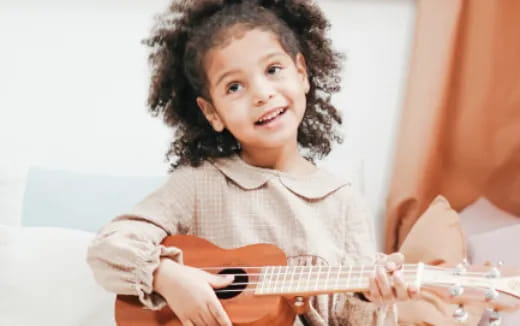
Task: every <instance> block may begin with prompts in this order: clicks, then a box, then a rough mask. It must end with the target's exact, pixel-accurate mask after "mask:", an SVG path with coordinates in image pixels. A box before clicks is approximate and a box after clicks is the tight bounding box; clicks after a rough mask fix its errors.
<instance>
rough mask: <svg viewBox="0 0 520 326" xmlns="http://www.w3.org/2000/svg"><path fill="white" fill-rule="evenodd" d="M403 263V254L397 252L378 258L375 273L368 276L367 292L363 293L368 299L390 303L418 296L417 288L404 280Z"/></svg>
mask: <svg viewBox="0 0 520 326" xmlns="http://www.w3.org/2000/svg"><path fill="white" fill-rule="evenodd" d="M403 263H404V256H403V254H401V253H399V252H396V253H393V254H391V255H389V256H387V255H381V257H380V258H378V262H377V263H376V270H375V273H374V275H373V276H372V277H371V278H370V289H369V292H368V293H366V294H365V296H366V297H367V299H368V300H370V301H372V302H374V303H377V304H391V303H395V302H396V301H404V300H410V299H416V298H417V297H418V293H419V289H417V287H416V286H415V285H413V284H406V283H405V282H404V277H403V271H402V266H403ZM392 284H393V285H392Z"/></svg>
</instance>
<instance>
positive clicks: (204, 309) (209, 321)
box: [154, 258, 233, 326]
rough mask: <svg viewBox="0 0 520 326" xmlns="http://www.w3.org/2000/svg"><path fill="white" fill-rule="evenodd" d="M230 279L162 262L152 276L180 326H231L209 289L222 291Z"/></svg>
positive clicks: (173, 263)
mask: <svg viewBox="0 0 520 326" xmlns="http://www.w3.org/2000/svg"><path fill="white" fill-rule="evenodd" d="M232 282H233V276H230V275H227V276H224V275H222V276H220V275H215V274H210V273H207V272H205V271H203V270H200V269H198V268H193V267H190V266H185V265H182V264H178V263H176V262H174V261H173V260H171V259H167V258H163V259H161V263H160V264H159V267H158V268H157V270H156V272H155V275H154V289H155V291H157V292H158V293H159V294H161V295H162V296H163V297H164V299H165V300H166V302H167V303H168V305H169V306H170V308H171V309H172V311H173V312H174V313H175V315H176V316H177V318H178V319H179V320H180V321H181V323H182V325H183V326H203V325H211V326H212V325H215V326H232V325H231V321H230V319H229V317H228V315H227V313H226V312H225V311H224V308H223V307H222V304H221V303H220V301H219V300H218V298H217V296H216V294H215V292H214V291H213V289H219V288H224V287H226V286H228V285H229V284H231V283H232Z"/></svg>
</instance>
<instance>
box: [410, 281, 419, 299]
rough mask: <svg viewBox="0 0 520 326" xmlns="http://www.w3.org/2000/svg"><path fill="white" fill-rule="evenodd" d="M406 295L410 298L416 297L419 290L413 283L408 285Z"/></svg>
mask: <svg viewBox="0 0 520 326" xmlns="http://www.w3.org/2000/svg"><path fill="white" fill-rule="evenodd" d="M407 290H408V296H409V297H410V299H418V298H419V292H420V290H419V289H418V288H417V286H416V285H415V284H410V285H408V289H407Z"/></svg>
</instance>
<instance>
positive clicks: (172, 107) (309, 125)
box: [143, 0, 344, 169]
mask: <svg viewBox="0 0 520 326" xmlns="http://www.w3.org/2000/svg"><path fill="white" fill-rule="evenodd" d="M236 26H240V27H241V28H243V29H246V30H249V29H253V28H259V29H262V30H266V31H270V32H272V33H273V34H274V35H276V36H277V38H278V40H279V42H280V44H281V46H282V48H283V49H284V50H285V51H286V52H287V53H288V54H289V55H290V56H291V57H292V58H293V60H294V59H295V57H296V55H297V54H298V53H301V54H302V55H303V57H304V58H305V60H306V66H307V74H308V78H309V83H310V89H309V92H308V94H307V107H306V110H305V114H304V117H303V120H302V122H301V123H300V125H299V127H298V134H297V141H298V145H299V146H300V148H301V149H303V150H305V152H306V153H305V154H304V156H305V157H306V158H307V159H309V160H311V161H314V160H315V159H316V158H323V157H324V156H326V155H327V154H329V152H330V151H331V147H332V143H333V142H338V143H341V142H342V136H341V134H340V132H339V130H338V129H339V128H338V126H339V125H341V122H342V121H341V116H340V114H339V112H338V111H337V110H336V108H335V107H334V106H333V105H332V104H331V103H330V98H331V95H332V93H335V92H338V91H339V90H340V76H339V74H340V71H341V61H342V60H343V58H344V57H343V55H342V54H341V53H339V52H336V51H334V50H333V49H332V48H331V41H330V39H328V38H327V37H326V36H325V32H326V30H327V29H328V28H330V23H329V22H328V21H327V20H326V18H325V17H324V15H323V13H322V12H321V10H320V8H319V7H318V6H317V5H315V4H314V3H312V1H310V0H191V1H190V0H174V2H173V3H172V4H171V5H170V7H169V9H168V10H167V12H165V13H163V14H162V15H159V16H157V17H156V22H155V26H154V28H153V29H152V33H151V36H150V37H149V38H147V39H145V40H144V41H143V42H144V43H145V44H146V45H148V46H149V47H150V48H151V49H152V50H151V53H150V55H149V63H150V66H151V70H152V76H151V83H150V91H149V96H148V106H149V111H150V112H151V113H152V115H154V116H161V117H162V119H163V120H164V122H165V123H166V124H167V125H168V126H170V127H172V128H174V129H175V135H174V139H173V141H172V142H171V144H170V148H169V150H168V152H167V153H166V158H167V159H168V160H169V161H170V165H171V169H175V168H176V167H177V166H180V165H188V164H189V165H191V166H198V165H200V164H201V163H202V161H204V160H207V159H211V158H217V157H227V156H230V155H233V154H236V153H239V152H240V144H239V142H238V141H237V140H236V139H235V137H234V136H233V135H232V134H231V133H230V132H229V131H227V130H224V131H222V132H216V131H214V130H213V128H212V127H211V125H210V124H209V122H208V121H207V120H206V118H205V116H204V115H203V113H202V112H201V110H200V109H199V108H198V106H197V103H196V98H197V97H198V96H201V97H204V98H206V99H209V94H208V90H207V76H206V74H205V71H204V69H203V67H204V65H203V60H204V55H205V54H206V53H207V52H208V51H209V50H210V49H212V48H214V47H216V46H224V45H225V44H226V42H228V41H229V40H230V39H231V38H230V37H229V35H228V34H229V33H231V32H230V30H231V27H236Z"/></svg>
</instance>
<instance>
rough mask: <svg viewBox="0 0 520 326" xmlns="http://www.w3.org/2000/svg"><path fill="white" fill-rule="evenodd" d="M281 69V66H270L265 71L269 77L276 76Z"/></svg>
mask: <svg viewBox="0 0 520 326" xmlns="http://www.w3.org/2000/svg"><path fill="white" fill-rule="evenodd" d="M282 69H283V68H282V67H281V66H270V67H269V68H268V69H267V73H269V74H271V75H274V74H276V73H277V72H278V71H279V70H282Z"/></svg>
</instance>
